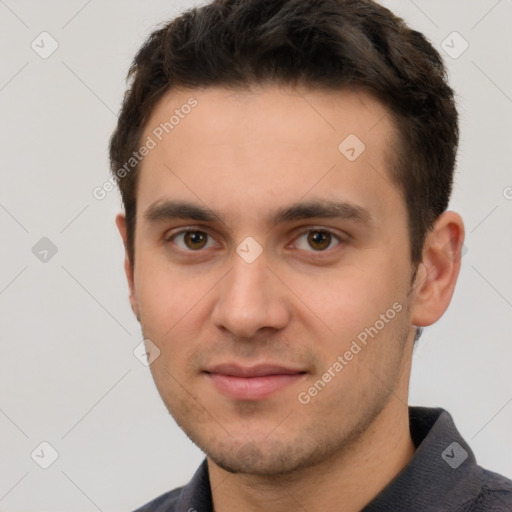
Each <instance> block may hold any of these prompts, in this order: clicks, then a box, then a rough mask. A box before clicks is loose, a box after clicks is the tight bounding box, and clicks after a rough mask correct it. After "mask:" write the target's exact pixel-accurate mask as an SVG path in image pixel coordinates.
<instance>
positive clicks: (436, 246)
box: [411, 212, 464, 327]
mask: <svg viewBox="0 0 512 512" xmlns="http://www.w3.org/2000/svg"><path fill="white" fill-rule="evenodd" d="M463 242H464V223H463V221H462V218H461V217H460V215H459V214H457V213H455V212H445V213H443V214H442V215H440V216H439V218H438V219H437V221H436V223H435V225H434V228H433V229H432V230H431V231H430V232H429V233H428V234H427V236H426V239H425V244H424V247H423V258H422V261H421V263H420V265H419V267H418V272H417V275H416V279H415V282H414V284H413V305H412V318H411V320H412V323H413V324H414V325H416V326H418V327H425V326H428V325H432V324H433V323H435V322H437V320H439V318H441V316H443V314H444V312H445V311H446V310H447V309H448V306H449V304H450V301H451V299H452V296H453V292H454V290H455V285H456V283H457V278H458V276H459V271H460V264H461V253H462V247H463Z"/></svg>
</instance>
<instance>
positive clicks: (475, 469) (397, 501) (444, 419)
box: [136, 407, 512, 512]
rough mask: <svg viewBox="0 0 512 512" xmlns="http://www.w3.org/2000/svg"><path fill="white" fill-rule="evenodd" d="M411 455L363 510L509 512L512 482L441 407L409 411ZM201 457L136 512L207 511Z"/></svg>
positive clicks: (208, 499) (205, 471) (208, 502)
mask: <svg viewBox="0 0 512 512" xmlns="http://www.w3.org/2000/svg"><path fill="white" fill-rule="evenodd" d="M409 420H410V430H411V437H412V440H413V442H414V444H415V446H416V452H415V454H414V457H413V458H412V460H411V461H410V462H409V464H408V465H407V466H406V467H405V468H404V469H403V470H402V471H401V472H400V473H399V474H398V475H397V476H396V477H395V478H394V479H393V480H392V481H391V482H390V483H389V484H388V485H387V486H386V487H385V488H384V489H383V490H382V491H381V492H380V493H379V494H378V495H377V496H376V497H375V498H374V499H373V500H372V501H371V502H370V503H369V504H368V505H367V506H366V507H365V508H364V509H363V510H362V512H484V511H485V512H505V511H507V512H512V481H511V480H509V479H507V478H505V477H503V476H501V475H499V474H497V473H493V472H491V471H487V470H485V469H483V468H481V467H480V466H478V465H477V463H476V459H475V456H474V455H473V452H472V451H471V449H470V447H469V446H468V444H467V443H466V441H464V439H463V438H462V436H461V435H460V434H459V432H458V431H457V429H456V427H455V425H454V423H453V420H452V417H451V416H450V414H449V413H448V412H446V411H445V410H443V409H428V408H424V407H409ZM212 511H213V506H212V495H211V489H210V480H209V477H208V465H207V462H206V459H205V460H204V461H203V463H202V464H201V466H199V469H198V470H197V471H196V473H195V475H194V476H193V478H192V480H191V481H190V482H189V483H188V484H187V485H185V486H184V487H180V488H178V489H174V490H173V491H170V492H168V493H166V494H163V495H162V496H160V497H159V498H156V499H155V500H153V501H151V502H150V503H148V504H147V505H145V506H143V507H142V508H139V509H137V510H136V512H212Z"/></svg>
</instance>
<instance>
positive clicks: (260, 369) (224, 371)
mask: <svg viewBox="0 0 512 512" xmlns="http://www.w3.org/2000/svg"><path fill="white" fill-rule="evenodd" d="M205 373H206V376H207V377H208V378H209V379H211V381H212V382H213V384H214V386H215V387H216V389H217V390H218V391H220V392H221V393H222V394H224V395H227V396H229V397H230V398H233V399H235V400H262V399H264V398H268V397H270V396H271V395H273V394H275V393H277V392H278V391H280V390H282V389H284V388H286V387H288V386H289V385H291V384H293V383H295V382H297V381H299V380H300V379H302V378H304V376H305V374H306V372H305V371H303V370H300V369H293V368H286V367H284V366H279V365H273V364H263V365H257V366H251V367H246V366H238V365H234V364H223V365H218V366H215V367H213V368H210V369H208V370H207V371H206V372H205Z"/></svg>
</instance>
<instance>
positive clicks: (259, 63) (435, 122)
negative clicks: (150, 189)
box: [110, 0, 459, 264]
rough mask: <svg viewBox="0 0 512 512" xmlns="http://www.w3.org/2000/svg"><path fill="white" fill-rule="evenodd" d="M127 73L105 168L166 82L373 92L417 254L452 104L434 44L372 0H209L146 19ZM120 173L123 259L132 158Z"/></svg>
mask: <svg viewBox="0 0 512 512" xmlns="http://www.w3.org/2000/svg"><path fill="white" fill-rule="evenodd" d="M128 79H129V80H130V81H131V83H130V86H129V88H128V90H127V91H126V93H125V96H124V101H123V105H122V109H121V113H120V115H119V120H118V124H117V128H116V130H115V131H114V133H113V135H112V137H111V140H110V163H111V170H112V172H113V173H114V175H116V172H117V171H118V170H119V169H120V168H122V166H123V165H125V164H126V162H127V161H128V160H129V159H130V157H131V156H132V154H133V152H134V151H136V150H137V149H138V148H139V146H140V143H141V137H142V133H143V131H144V129H145V124H146V123H147V120H148V118H149V115H150V114H151V113H152V110H153V108H154V107H155V105H156V103H157V102H158V100H160V99H161V98H162V96H163V95H164V94H165V93H166V92H167V91H169V90H171V89H173V88H180V87H182V88H204V87H208V86H225V87H230V88H246V87H249V86H251V85H253V84H266V83H276V84H290V85H306V86H309V87H314V88H319V89H329V90H343V89H346V88H353V89H362V90H365V91H368V92H370V93H372V94H374V95H375V96H376V97H377V98H378V99H379V100H380V101H381V102H382V103H383V104H384V105H385V106H386V107H387V108H388V110H389V111H390V114H391V116H392V119H393V120H394V124H395V126H396V129H397V131H398V134H399V142H398V144H397V147H396V148H395V152H394V153H395V154H394V165H393V166H392V172H391V178H392V180H393V181H394V182H395V183H396V184H397V185H398V187H399V190H401V192H402V195H403V197H404V201H405V204H406V207H407V211H408V226H409V235H410V246H411V260H412V262H413V263H414V264H417V263H419V262H420V261H421V256H422V249H423V244H424V240H425V235H426V233H427V232H428V231H429V230H430V229H432V227H433V223H434V221H435V219H436V218H437V217H438V216H439V215H440V214H441V213H443V212H444V211H445V210H446V208H447V207H448V202H449V199H450V194H451V189H452V182H453V171H454V167H455V160H456V153H457V146H458V140H459V129H458V115H457V110H456V107H455V102H454V93H453V90H452V89H451V88H450V87H449V85H448V83H447V76H446V70H445V68H444V65H443V61H442V59H441V57H440V55H439V53H438V52H437V51H436V50H435V49H434V48H433V46H432V45H431V44H430V43H429V42H428V41H427V40H426V38H425V37H424V36H423V34H421V33H420V32H417V31H415V30H411V29H410V28H408V27H407V26H406V24H405V22H404V21H403V20H402V19H401V18H399V17H397V16H395V15H394V14H393V13H392V12H391V11H389V10H388V9H386V8H385V7H383V6H381V5H379V4H377V3H375V2H373V1H372V0H215V1H213V2H212V3H210V4H208V5H205V6H202V7H199V8H193V9H190V10H188V11H186V12H184V13H183V14H181V15H180V16H179V17H177V18H175V19H174V20H172V21H170V22H169V23H166V24H165V25H164V26H163V27H162V28H159V29H158V30H156V31H154V32H153V33H152V34H151V35H150V36H149V38H148V39H147V41H146V42H145V43H144V45H143V46H142V47H141V49H140V50H139V52H138V53H137V55H136V56H135V59H134V60H133V63H132V65H131V67H130V70H129V72H128ZM117 176H119V175H117ZM123 176H124V177H123V178H122V179H117V181H118V183H119V188H120V191H121V195H122V200H123V204H124V208H125V213H126V223H127V232H128V236H127V238H128V244H127V250H128V255H129V257H130V259H131V261H132V263H133V262H134V257H135V254H134V235H135V222H136V207H137V197H136V192H137V176H138V174H137V168H136V167H135V168H134V169H133V171H131V172H129V173H123Z"/></svg>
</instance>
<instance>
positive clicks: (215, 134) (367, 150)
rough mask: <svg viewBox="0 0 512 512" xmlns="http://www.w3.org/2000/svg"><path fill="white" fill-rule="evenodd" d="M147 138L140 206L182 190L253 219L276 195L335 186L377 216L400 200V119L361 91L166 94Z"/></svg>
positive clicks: (286, 197)
mask: <svg viewBox="0 0 512 512" xmlns="http://www.w3.org/2000/svg"><path fill="white" fill-rule="evenodd" d="M149 139H151V140H152V141H153V142H154V147H153V149H151V151H150V152H149V154H148V155H147V156H146V157H145V158H144V159H143V161H142V162H141V164H140V167H139V168H140V171H139V172H140V176H139V187H138V204H139V205H140V206H141V207H142V208H145V207H148V205H150V204H153V203H155V202H156V201H159V200H160V201H161V200H166V199H170V198H171V199H176V198H184V197H186V198H188V199H193V200H195V202H196V203H197V202H198V201H202V202H203V203H207V204H208V206H210V207H212V208H214V206H215V207H217V208H219V209H224V210H226V216H229V211H227V210H229V207H230V206H233V208H235V207H239V208H241V209H242V210H241V211H244V213H245V214H246V215H247V216H249V215H251V214H253V215H256V212H259V213H261V211H262V210H268V207H269V205H270V203H272V206H277V205H276V201H278V202H282V203H283V204H284V203H295V202H297V201H298V200H299V199H301V198H303V197H305V196H307V195H308V194H310V195H314V196H315V197H318V196H320V197H322V196H327V195H330V196H331V198H332V196H333V192H336V191H337V192H339V195H340V197H343V196H345V198H346V199H349V200H350V201H351V202H355V203H359V204H362V205H364V204H366V205H368V206H370V207H373V208H375V209H376V211H375V212H374V213H376V214H377V215H378V214H379V211H378V209H379V207H380V208H383V207H384V206H385V205H384V203H386V201H387V202H389V201H395V202H396V199H397V192H398V190H397V188H396V186H394V185H393V184H392V181H391V179H390V173H389V162H390V160H391V158H392V154H393V147H394V126H393V124H392V122H391V118H390V115H389V112H388V110H387V109H386V107H384V106H383V105H382V104H381V103H380V102H379V101H377V100H376V99H375V98H374V97H372V96H371V95H370V94H368V93H365V92H356V91H336V92H332V91H329V92H328V91H311V90H310V91H307V90H300V89H291V88H284V87H278V86H267V87H264V88H262V87H260V88H255V89H251V90H244V91H242V90H236V91H233V90H229V89H225V88H221V87H218V88H214V87H211V88H206V89H204V90H197V89H195V90H179V91H169V92H168V93H167V94H166V95H165V96H164V97H163V98H162V100H161V101H160V102H159V103H158V104H157V106H156V107H155V108H154V110H153V112H152V114H151V116H150V119H149V121H148V122H147V124H146V127H145V131H144V135H143V139H142V140H143V141H147V140H149ZM334 195H336V194H334ZM398 197H400V195H399V194H398ZM372 205H373V206H372ZM138 209H139V208H138ZM238 211H240V210H238ZM259 213H258V214H259Z"/></svg>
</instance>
